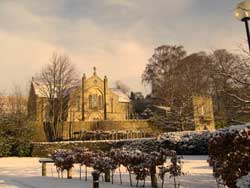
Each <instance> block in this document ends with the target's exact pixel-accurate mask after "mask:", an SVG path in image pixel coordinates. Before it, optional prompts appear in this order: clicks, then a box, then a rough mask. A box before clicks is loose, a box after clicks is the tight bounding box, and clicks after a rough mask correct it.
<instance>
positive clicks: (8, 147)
mask: <svg viewBox="0 0 250 188" xmlns="http://www.w3.org/2000/svg"><path fill="white" fill-rule="evenodd" d="M32 132H33V131H32V129H30V128H29V127H26V126H22V125H17V124H16V122H14V121H11V120H9V119H5V120H2V121H1V122H0V157H5V156H20V157H23V156H30V155H31V148H32V144H31V139H32Z"/></svg>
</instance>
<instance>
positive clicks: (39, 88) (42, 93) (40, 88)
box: [32, 81, 48, 97]
mask: <svg viewBox="0 0 250 188" xmlns="http://www.w3.org/2000/svg"><path fill="white" fill-rule="evenodd" d="M32 85H33V87H34V91H35V94H36V95H37V96H38V97H47V96H48V93H46V92H48V91H47V88H46V86H45V85H43V84H41V83H39V82H37V81H32Z"/></svg>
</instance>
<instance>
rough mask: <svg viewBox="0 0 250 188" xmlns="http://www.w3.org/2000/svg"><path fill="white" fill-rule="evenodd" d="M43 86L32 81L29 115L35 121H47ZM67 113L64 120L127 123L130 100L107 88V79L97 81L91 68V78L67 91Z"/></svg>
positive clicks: (129, 112)
mask: <svg viewBox="0 0 250 188" xmlns="http://www.w3.org/2000/svg"><path fill="white" fill-rule="evenodd" d="M43 89H44V88H43V85H41V84H40V83H39V82H37V81H34V80H33V81H32V83H31V88H30V94H29V100H28V111H29V114H32V116H33V117H34V118H35V120H38V121H46V113H47V112H46V101H47V99H46V96H45V95H44V94H43V93H44V92H42V90H43ZM68 95H69V97H68V98H69V100H68V111H67V116H66V120H67V121H68V122H75V121H93V120H94V121H95V120H98V121H100V120H127V119H129V118H130V114H131V109H132V107H131V104H130V99H129V97H128V96H127V95H126V94H125V93H123V92H122V91H121V90H119V89H113V88H110V87H109V83H108V78H107V77H106V76H104V78H103V79H102V78H100V77H99V76H98V75H97V73H96V68H95V67H94V72H93V75H92V76H90V77H89V78H86V76H85V74H83V76H82V80H81V83H80V84H79V85H78V86H75V87H72V88H71V89H70V90H69V91H68Z"/></svg>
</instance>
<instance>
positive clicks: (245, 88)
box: [211, 50, 250, 123]
mask: <svg viewBox="0 0 250 188" xmlns="http://www.w3.org/2000/svg"><path fill="white" fill-rule="evenodd" d="M211 57H212V60H213V61H212V62H213V67H214V73H215V74H214V78H213V79H214V83H215V84H214V88H215V91H216V94H217V102H218V101H219V104H218V105H217V106H218V107H220V110H221V111H224V112H225V113H226V116H227V117H228V121H232V122H237V123H239V122H241V123H244V122H248V121H249V118H248V116H249V114H250V95H249V92H250V57H249V54H248V53H245V54H239V55H235V54H232V53H229V52H227V51H226V50H216V51H214V52H213V54H212V56H211ZM218 98H219V99H218Z"/></svg>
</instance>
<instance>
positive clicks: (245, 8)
mask: <svg viewBox="0 0 250 188" xmlns="http://www.w3.org/2000/svg"><path fill="white" fill-rule="evenodd" d="M234 16H235V17H236V18H237V19H238V20H240V21H242V22H244V23H245V27H246V33H247V41H248V48H249V52H250V32H249V26H248V20H249V19H250V0H246V1H243V2H241V3H239V4H238V6H237V7H236V9H235V10H234Z"/></svg>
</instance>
